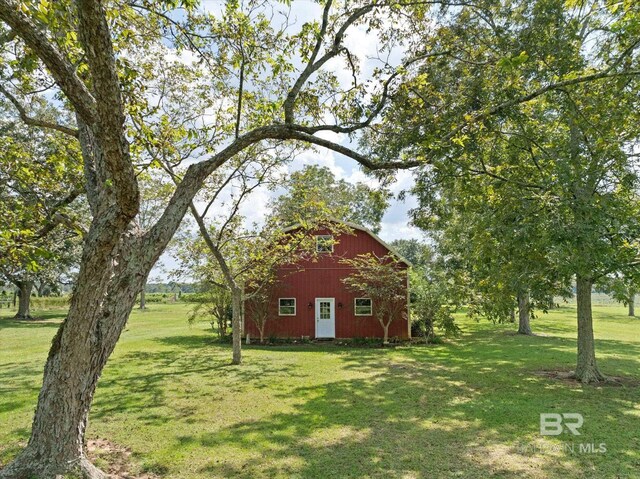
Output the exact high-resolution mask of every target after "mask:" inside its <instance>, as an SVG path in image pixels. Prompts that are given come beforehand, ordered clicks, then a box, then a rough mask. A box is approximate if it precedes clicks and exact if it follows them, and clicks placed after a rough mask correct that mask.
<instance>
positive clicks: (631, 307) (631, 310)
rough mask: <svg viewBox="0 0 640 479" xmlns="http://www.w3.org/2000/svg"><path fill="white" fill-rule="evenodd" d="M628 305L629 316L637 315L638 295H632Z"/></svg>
mask: <svg viewBox="0 0 640 479" xmlns="http://www.w3.org/2000/svg"><path fill="white" fill-rule="evenodd" d="M627 305H628V306H629V316H635V315H636V295H635V293H634V294H631V295H630V296H629V301H628V303H627Z"/></svg>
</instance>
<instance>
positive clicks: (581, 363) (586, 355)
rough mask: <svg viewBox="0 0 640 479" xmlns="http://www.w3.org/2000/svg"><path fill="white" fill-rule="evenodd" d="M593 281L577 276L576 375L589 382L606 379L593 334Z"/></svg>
mask: <svg viewBox="0 0 640 479" xmlns="http://www.w3.org/2000/svg"><path fill="white" fill-rule="evenodd" d="M592 284H593V281H592V280H591V279H590V278H587V277H584V276H577V277H576V300H577V303H578V363H577V366H576V372H575V377H576V379H578V380H579V381H581V382H583V383H585V384H588V383H595V382H600V381H603V380H604V376H603V375H602V374H601V373H600V371H599V370H598V366H597V364H596V348H595V340H594V336H593V315H592V310H591V287H592Z"/></svg>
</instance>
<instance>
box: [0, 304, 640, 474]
mask: <svg viewBox="0 0 640 479" xmlns="http://www.w3.org/2000/svg"><path fill="white" fill-rule="evenodd" d="M187 311H188V306H187V305H183V304H176V305H162V304H151V305H150V309H149V310H148V311H146V312H139V311H136V312H134V314H133V315H132V317H131V319H130V322H129V325H128V327H127V328H126V331H125V332H124V333H123V335H122V338H121V340H120V343H119V344H118V346H117V348H116V351H115V353H114V355H113V357H112V358H111V359H110V361H109V363H108V365H107V368H106V370H105V373H104V375H103V377H102V379H101V380H100V383H99V386H98V390H97V393H96V398H95V402H94V406H93V409H92V413H91V419H90V424H89V428H88V434H87V436H88V438H89V439H90V440H92V444H95V446H94V447H93V449H94V451H93V455H94V457H96V462H97V463H98V464H99V465H100V466H102V467H104V468H106V467H107V463H112V464H116V463H117V464H119V467H121V470H120V472H122V471H123V470H128V472H129V473H134V474H137V475H141V474H143V473H144V474H146V475H147V476H151V477H153V476H160V477H173V478H210V477H231V476H236V477H246V478H261V477H287V478H291V477H300V478H312V477H321V478H324V477H326V478H342V477H354V478H356V477H358V478H359V477H379V478H394V477H397V478H413V477H416V478H440V477H443V478H446V477H455V478H461V477H462V478H481V477H482V478H485V477H535V478H547V477H562V478H574V477H575V478H585V477H587V478H589V477H593V478H596V477H597V478H617V477H638V474H639V472H638V471H640V434H639V433H638V431H640V386H639V385H638V382H637V380H638V379H640V319H633V318H627V317H626V316H625V310H624V308H622V307H613V306H600V307H598V308H597V309H596V311H595V328H596V339H597V352H598V356H599V359H600V367H601V369H602V370H603V372H604V373H606V374H610V375H615V376H618V377H621V378H622V380H621V381H620V384H619V385H613V386H611V385H610V386H605V387H582V386H580V385H578V384H575V383H572V382H568V381H564V380H559V379H552V378H550V377H549V376H551V375H553V374H547V373H545V371H550V370H553V371H556V370H559V369H560V370H568V369H570V368H572V367H573V365H574V362H575V339H574V338H575V319H574V314H575V310H574V309H573V308H572V307H565V308H562V309H560V310H556V311H553V312H552V313H551V314H550V315H548V316H546V317H543V318H540V319H538V320H535V321H533V323H532V326H533V328H534V330H535V331H536V332H538V333H540V334H542V335H541V336H537V337H520V336H517V335H514V334H513V333H512V330H513V329H514V328H513V325H493V324H490V323H488V322H480V323H476V322H475V321H470V320H468V319H465V318H462V319H461V325H462V328H463V330H464V334H463V336H461V337H460V338H458V339H456V340H452V341H447V342H446V343H444V344H439V345H435V346H422V345H413V346H403V347H398V348H395V349H376V348H355V347H350V348H349V347H337V346H320V345H305V346H278V347H275V346H268V347H260V346H254V345H251V346H248V347H246V348H245V353H244V354H245V356H244V358H245V364H244V365H242V366H239V367H238V366H230V365H229V359H230V354H231V352H230V347H229V346H228V345H222V344H218V343H216V342H214V341H213V335H212V333H211V332H210V330H209V329H208V328H209V325H208V324H206V323H200V324H197V325H195V326H193V327H189V326H188V324H187V322H186V315H187ZM5 312H6V310H0V315H3V314H7V313H5ZM36 314H40V315H43V314H44V315H45V316H46V317H47V319H46V320H43V321H38V322H34V323H25V322H20V323H19V322H16V321H12V320H10V319H8V318H7V317H6V316H4V317H2V318H1V319H0V464H4V463H6V462H7V461H9V460H10V458H11V457H12V456H13V455H14V454H15V453H16V452H17V451H18V450H19V448H20V447H21V444H24V442H25V441H26V440H27V438H28V432H29V427H30V422H31V418H32V414H33V408H34V406H35V403H36V399H37V394H38V390H39V385H40V382H41V376H42V366H43V362H44V359H45V357H46V353H47V349H48V346H49V342H50V340H51V338H52V337H53V335H54V333H55V331H56V327H57V325H58V324H59V322H60V320H61V316H62V312H56V311H50V312H46V313H43V312H38V311H36ZM629 378H631V379H629ZM634 379H635V380H634ZM546 412H551V413H565V412H576V413H580V414H582V415H583V417H584V425H583V426H582V428H581V429H580V432H581V435H580V436H572V435H569V434H563V435H561V436H557V437H552V436H547V437H543V436H541V435H540V433H539V415H540V413H546ZM96 439H99V441H98V442H97V443H96V442H95V441H94V440H96ZM602 443H604V444H605V446H606V452H604V453H602V452H592V453H587V452H580V449H579V447H578V446H579V445H580V444H594V445H595V446H596V449H597V448H598V446H599V445H600V444H602ZM572 446H575V447H574V448H573V450H572Z"/></svg>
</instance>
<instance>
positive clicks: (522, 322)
mask: <svg viewBox="0 0 640 479" xmlns="http://www.w3.org/2000/svg"><path fill="white" fill-rule="evenodd" d="M518 334H526V335H532V334H533V333H532V332H531V304H530V297H529V291H525V292H522V293H520V294H519V295H518Z"/></svg>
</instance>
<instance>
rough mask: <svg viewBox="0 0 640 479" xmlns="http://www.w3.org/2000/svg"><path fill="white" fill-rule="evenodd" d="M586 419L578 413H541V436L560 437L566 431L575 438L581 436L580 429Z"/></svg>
mask: <svg viewBox="0 0 640 479" xmlns="http://www.w3.org/2000/svg"><path fill="white" fill-rule="evenodd" d="M582 423H584V418H583V417H582V414H579V413H577V412H565V413H562V414H558V413H541V414H540V435H542V436H559V435H560V434H562V433H563V432H564V431H568V432H570V433H571V434H573V435H574V436H579V435H580V432H579V431H578V429H580V428H581V427H582Z"/></svg>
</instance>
